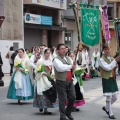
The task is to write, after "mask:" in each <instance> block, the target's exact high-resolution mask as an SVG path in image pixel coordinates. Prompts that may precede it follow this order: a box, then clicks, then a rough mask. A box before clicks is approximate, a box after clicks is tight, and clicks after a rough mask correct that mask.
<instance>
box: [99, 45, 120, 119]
mask: <svg viewBox="0 0 120 120" xmlns="http://www.w3.org/2000/svg"><path fill="white" fill-rule="evenodd" d="M103 52H104V54H103V55H102V57H101V58H100V63H99V64H100V72H101V76H102V87H103V95H104V96H106V106H104V107H103V108H102V109H103V110H104V111H105V112H106V113H107V114H108V115H109V118H110V119H116V118H115V116H114V114H113V112H112V104H113V103H114V102H115V101H116V100H117V98H118V93H119V90H118V86H117V82H116V76H115V70H116V64H117V62H118V61H119V57H118V56H117V57H116V58H115V59H114V58H112V57H110V47H109V46H108V45H104V46H103Z"/></svg>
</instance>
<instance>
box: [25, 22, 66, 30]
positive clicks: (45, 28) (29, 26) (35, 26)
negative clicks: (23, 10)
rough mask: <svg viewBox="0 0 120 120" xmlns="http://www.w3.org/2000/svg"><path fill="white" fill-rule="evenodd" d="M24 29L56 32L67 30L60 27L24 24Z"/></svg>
mask: <svg viewBox="0 0 120 120" xmlns="http://www.w3.org/2000/svg"><path fill="white" fill-rule="evenodd" d="M24 28H31V29H44V30H56V31H66V30H67V28H65V27H60V26H45V25H37V24H29V23H24Z"/></svg>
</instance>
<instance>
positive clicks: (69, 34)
mask: <svg viewBox="0 0 120 120" xmlns="http://www.w3.org/2000/svg"><path fill="white" fill-rule="evenodd" d="M72 33H73V32H72V31H66V32H65V44H66V45H67V46H69V47H70V48H71V49H72V47H73V46H72V40H73V38H72Z"/></svg>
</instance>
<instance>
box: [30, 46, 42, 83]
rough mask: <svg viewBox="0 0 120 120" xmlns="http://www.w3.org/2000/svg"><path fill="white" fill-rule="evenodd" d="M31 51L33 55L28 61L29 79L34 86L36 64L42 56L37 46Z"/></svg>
mask: <svg viewBox="0 0 120 120" xmlns="http://www.w3.org/2000/svg"><path fill="white" fill-rule="evenodd" d="M33 51H34V53H33V55H32V56H31V58H30V60H29V62H30V66H31V67H30V69H29V71H30V73H31V74H30V78H31V80H32V83H33V84H34V80H35V69H36V64H37V61H38V60H39V59H40V58H41V57H42V54H41V53H40V48H39V47H38V46H35V47H34V50H33Z"/></svg>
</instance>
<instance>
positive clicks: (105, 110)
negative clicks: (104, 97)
mask: <svg viewBox="0 0 120 120" xmlns="http://www.w3.org/2000/svg"><path fill="white" fill-rule="evenodd" d="M102 109H103V110H104V111H105V112H106V113H107V115H109V112H108V111H107V110H106V109H105V107H103V108H102Z"/></svg>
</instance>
